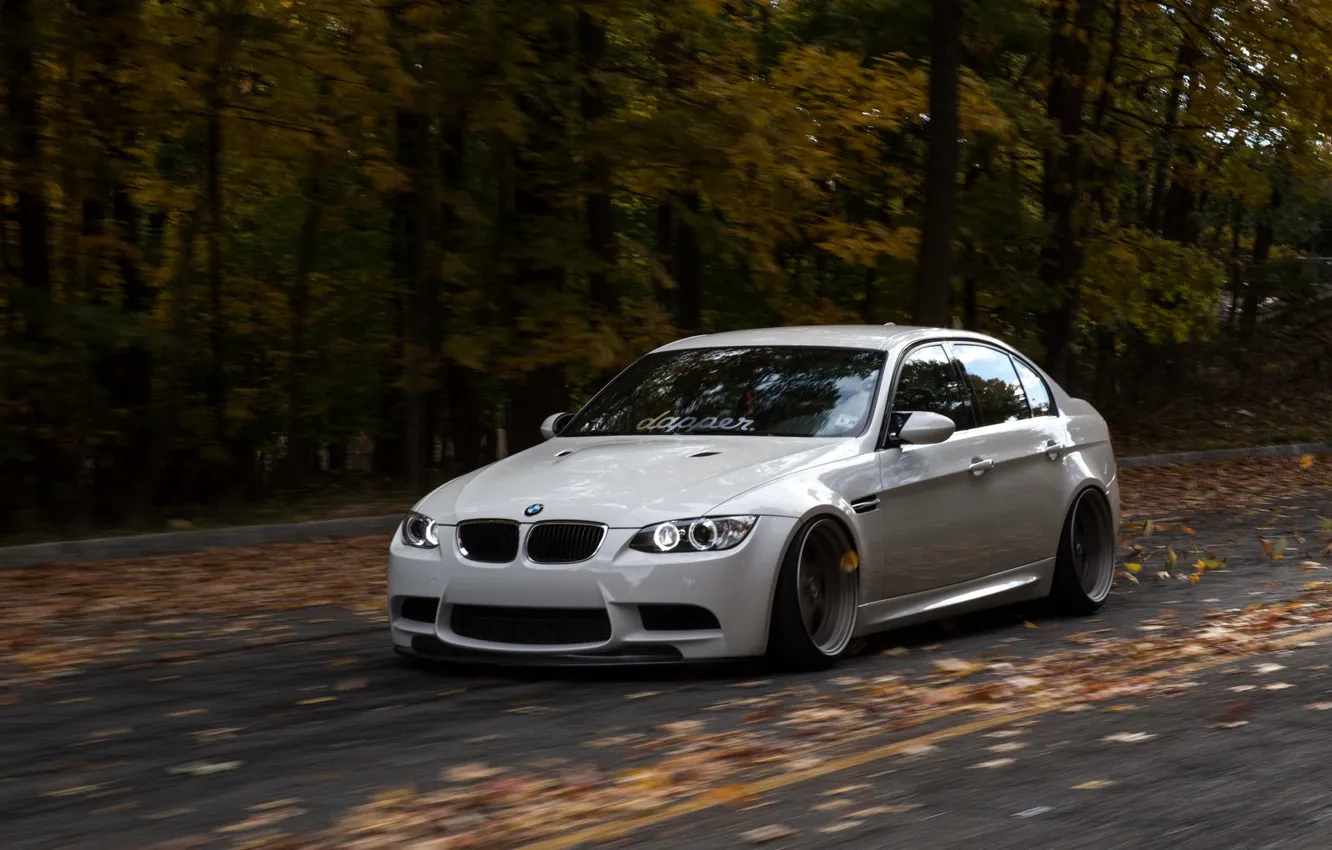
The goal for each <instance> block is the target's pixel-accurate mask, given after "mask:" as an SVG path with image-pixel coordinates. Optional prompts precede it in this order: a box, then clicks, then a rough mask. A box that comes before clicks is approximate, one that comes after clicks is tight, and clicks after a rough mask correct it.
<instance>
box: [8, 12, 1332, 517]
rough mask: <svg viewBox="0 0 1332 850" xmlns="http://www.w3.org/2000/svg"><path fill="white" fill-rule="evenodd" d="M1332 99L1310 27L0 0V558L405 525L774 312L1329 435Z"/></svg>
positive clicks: (1220, 17)
mask: <svg viewBox="0 0 1332 850" xmlns="http://www.w3.org/2000/svg"><path fill="white" fill-rule="evenodd" d="M1330 97H1332V0H1170V2H1145V0H1078V1H1077V2H1075V1H1074V0H985V2H983V3H982V2H977V0H929V1H928V2H927V1H926V0H916V2H910V0H587V2H571V0H447V1H446V0H433V2H420V1H419V0H399V1H398V2H385V0H0V532H3V533H5V534H7V535H10V536H11V537H12V536H14V535H21V534H23V533H25V532H26V531H28V530H31V529H34V528H44V529H66V528H73V527H85V528H86V527H107V526H114V527H119V528H129V527H132V526H135V525H136V524H139V525H147V526H150V527H156V526H158V525H161V524H162V523H163V522H164V521H166V520H169V519H174V520H175V523H176V524H177V525H183V524H185V523H186V521H185V520H183V519H181V518H184V517H196V518H198V517H211V518H214V519H216V518H218V517H222V516H224V515H226V512H227V511H229V510H232V509H233V508H234V507H235V506H237V505H248V506H250V507H251V508H253V510H251V511H250V513H249V514H246V516H252V515H255V516H257V515H261V514H262V512H263V510H265V509H264V508H262V506H265V505H268V506H273V505H281V506H283V507H282V508H281V509H280V510H282V511H286V513H284V514H283V516H284V517H285V516H287V515H288V514H290V512H291V510H293V506H302V505H303V506H306V507H304V508H300V509H301V510H307V511H315V512H319V511H321V510H322V511H324V512H325V514H327V513H328V512H337V511H339V510H340V511H343V512H347V511H356V510H360V509H368V507H369V506H370V503H371V502H373V501H374V500H375V499H381V500H388V501H390V502H393V503H394V504H397V502H402V504H399V505H398V507H399V508H401V507H405V505H406V504H410V502H411V501H413V500H414V498H415V496H418V495H419V494H420V493H421V492H422V491H421V488H422V487H424V486H427V485H428V484H430V483H431V482H435V481H439V480H441V479H442V478H444V477H446V476H449V475H452V474H456V473H457V472H459V471H462V470H466V469H469V468H474V467H476V466H478V465H481V464H483V463H485V462H487V461H489V460H491V459H493V458H494V456H495V454H496V452H497V451H498V450H499V449H500V446H499V443H500V440H499V439H498V438H497V437H498V435H499V434H500V433H501V431H502V432H503V434H504V436H505V442H506V443H507V445H506V446H505V448H506V449H507V450H508V451H509V452H512V451H515V450H518V449H521V448H524V447H526V446H530V445H532V444H534V443H535V442H536V441H537V440H539V436H538V433H537V425H538V423H539V422H540V421H541V420H542V419H543V418H544V417H545V416H546V415H547V414H549V413H553V412H558V411H563V410H570V409H574V408H575V407H576V406H577V405H578V404H579V402H580V401H582V400H585V399H586V398H587V396H588V394H589V393H590V392H592V391H594V390H595V389H596V388H597V387H598V386H599V384H600V382H603V381H604V380H606V378H607V377H608V376H610V375H612V374H614V372H615V371H616V370H617V369H618V368H620V367H622V366H624V365H626V364H627V363H628V362H630V361H632V360H633V359H634V358H635V357H637V356H639V355H641V354H642V353H644V352H645V351H646V350H648V349H649V348H650V347H652V346H654V345H656V344H659V343H662V342H665V341H667V340H670V339H672V338H675V337H678V336H681V335H687V334H691V333H697V332H703V331H714V330H722V329H728V328H739V327H755V326H763V325H773V324H793V323H800V324H804V323H832V322H869V323H882V322H887V321H895V322H899V323H904V322H915V323H920V324H929V325H950V324H951V325H955V326H961V327H967V328H974V329H977V330H980V331H983V332H986V333H990V334H995V335H998V336H1000V337H1003V338H1005V339H1007V340H1009V341H1011V342H1012V343H1014V344H1015V345H1017V346H1018V347H1019V348H1021V349H1022V350H1024V351H1025V352H1027V353H1029V354H1030V355H1031V356H1033V357H1034V358H1035V359H1037V360H1038V362H1040V363H1042V364H1043V365H1044V366H1045V367H1046V368H1047V369H1048V370H1049V371H1050V372H1051V373H1052V374H1053V375H1054V376H1055V377H1056V379H1058V380H1060V381H1061V382H1063V383H1065V384H1066V386H1068V387H1069V389H1070V390H1072V391H1073V392H1075V393H1077V394H1081V395H1084V396H1085V397H1088V398H1090V399H1092V400H1093V401H1094V402H1095V403H1096V404H1098V405H1099V406H1100V407H1101V408H1102V409H1103V410H1104V412H1105V413H1106V414H1107V416H1108V418H1109V419H1110V420H1111V423H1112V427H1113V429H1114V435H1115V440H1116V444H1117V447H1118V448H1119V449H1120V451H1121V452H1123V451H1126V450H1134V449H1146V448H1166V447H1169V448H1201V447H1209V446H1214V445H1230V444H1252V443H1255V442H1272V441H1282V442H1286V441H1300V440H1317V439H1322V440H1328V438H1329V435H1332V298H1330V297H1329V296H1332V289H1329V286H1328V281H1329V280H1332V274H1329V273H1328V272H1327V271H1325V269H1326V268H1327V264H1326V263H1325V262H1324V261H1323V259H1322V256H1323V255H1324V254H1332V159H1330V158H1329V147H1328V130H1329V126H1330V124H1332V100H1330V99H1329V98H1330ZM1329 441H1332V440H1329ZM368 447H373V451H372V452H370V453H368V454H359V453H358V452H360V451H362V450H364V449H366V448H368ZM401 494H410V495H407V496H403V495H401ZM339 499H340V500H341V501H340V502H339V501H338V500H339ZM404 499H405V501H403V500H404ZM395 500H396V501H395ZM334 502H338V504H339V505H340V507H338V508H336V510H335V509H334V508H331V507H329V505H331V504H333V503H334ZM256 506H259V507H256ZM320 506H323V507H320ZM273 510H279V509H278V508H273Z"/></svg>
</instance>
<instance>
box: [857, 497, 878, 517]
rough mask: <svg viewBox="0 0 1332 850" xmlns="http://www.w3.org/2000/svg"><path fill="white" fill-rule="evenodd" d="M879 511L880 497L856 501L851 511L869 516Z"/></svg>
mask: <svg viewBox="0 0 1332 850" xmlns="http://www.w3.org/2000/svg"><path fill="white" fill-rule="evenodd" d="M878 509H879V497H878V496H866V497H865V498H863V499H856V500H855V501H854V502H852V503H851V510H853V511H855V512H856V513H858V514H867V513H869V512H870V511H877V510H878Z"/></svg>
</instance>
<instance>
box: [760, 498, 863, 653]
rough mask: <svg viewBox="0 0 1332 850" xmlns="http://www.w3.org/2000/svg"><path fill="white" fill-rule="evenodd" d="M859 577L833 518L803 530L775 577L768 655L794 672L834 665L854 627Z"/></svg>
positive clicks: (848, 543) (851, 549) (850, 550)
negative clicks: (775, 584)
mask: <svg viewBox="0 0 1332 850" xmlns="http://www.w3.org/2000/svg"><path fill="white" fill-rule="evenodd" d="M848 567H849V568H848ZM859 577H860V570H859V569H858V560H857V557H856V553H855V546H854V545H853V544H852V542H851V539H850V537H849V536H848V535H847V533H846V530H845V529H843V528H842V526H841V525H840V524H839V523H838V522H837V521H835V520H832V519H828V518H820V519H814V520H811V521H810V522H809V523H808V524H806V525H805V526H804V527H803V528H801V529H800V531H799V532H798V533H797V534H796V537H795V540H794V542H793V543H792V544H791V547H790V549H789V550H788V551H787V553H786V558H785V559H784V560H783V561H782V568H781V573H780V574H779V575H778V577H777V593H776V598H775V599H774V600H773V606H772V622H771V625H770V626H769V632H768V657H769V658H770V659H771V660H772V661H773V662H775V663H776V664H778V665H779V666H781V667H784V668H788V669H794V670H826V669H828V668H830V667H832V666H833V665H835V664H836V663H837V659H838V658H840V657H841V656H842V654H843V653H845V652H846V648H847V645H848V644H850V643H851V635H852V633H853V632H854V630H855V626H856V604H857V602H858V597H859V594H858V590H859Z"/></svg>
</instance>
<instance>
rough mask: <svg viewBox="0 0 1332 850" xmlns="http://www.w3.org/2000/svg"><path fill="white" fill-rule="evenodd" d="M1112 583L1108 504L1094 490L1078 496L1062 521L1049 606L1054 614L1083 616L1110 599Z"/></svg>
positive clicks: (1112, 535) (1111, 531)
mask: <svg viewBox="0 0 1332 850" xmlns="http://www.w3.org/2000/svg"><path fill="white" fill-rule="evenodd" d="M1114 579H1115V528H1114V520H1113V518H1112V516H1111V513H1110V504H1109V503H1108V502H1107V501H1106V500H1105V496H1103V495H1102V494H1101V492H1100V491H1099V490H1097V489H1096V488H1094V487H1088V488H1087V489H1086V490H1083V491H1082V492H1081V493H1079V494H1078V498H1077V499H1076V500H1074V502H1073V507H1072V508H1070V509H1069V511H1068V516H1067V517H1066V518H1065V519H1064V530H1063V532H1061V534H1060V536H1059V555H1058V557H1057V559H1056V561H1055V574H1054V585H1053V587H1052V588H1051V590H1050V602H1051V603H1052V605H1053V607H1054V611H1055V613H1057V614H1064V615H1073V616H1085V615H1087V614H1091V613H1092V612H1094V611H1096V610H1097V609H1098V608H1100V607H1101V605H1103V604H1104V603H1105V600H1106V597H1108V596H1109V595H1110V586H1111V585H1112V584H1113V583H1114Z"/></svg>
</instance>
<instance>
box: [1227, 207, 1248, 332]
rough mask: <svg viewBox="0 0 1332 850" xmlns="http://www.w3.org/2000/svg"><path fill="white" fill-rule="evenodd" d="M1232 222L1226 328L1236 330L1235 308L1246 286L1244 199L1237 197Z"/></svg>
mask: <svg viewBox="0 0 1332 850" xmlns="http://www.w3.org/2000/svg"><path fill="white" fill-rule="evenodd" d="M1232 203H1233V205H1234V212H1233V218H1232V220H1231V224H1230V309H1229V310H1228V311H1227V312H1226V330H1228V331H1233V330H1235V310H1236V308H1237V307H1238V306H1239V302H1240V296H1241V293H1242V292H1243V288H1244V263H1243V261H1242V260H1241V259H1240V231H1241V229H1242V228H1243V227H1244V201H1243V200H1242V199H1240V198H1238V197H1237V198H1235V199H1234V201H1232Z"/></svg>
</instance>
